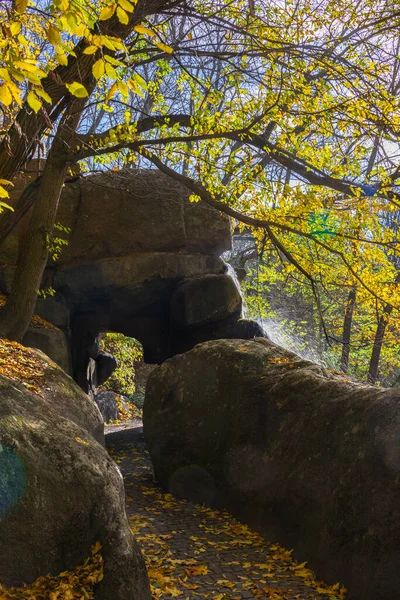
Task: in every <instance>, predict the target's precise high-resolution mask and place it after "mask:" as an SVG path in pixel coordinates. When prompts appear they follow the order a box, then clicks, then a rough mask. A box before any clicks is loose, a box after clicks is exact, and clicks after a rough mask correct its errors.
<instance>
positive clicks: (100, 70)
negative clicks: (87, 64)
mask: <svg viewBox="0 0 400 600" xmlns="http://www.w3.org/2000/svg"><path fill="white" fill-rule="evenodd" d="M92 73H93V77H94V78H95V79H100V77H103V75H104V61H103V59H102V58H99V60H96V62H95V63H94V65H93V67H92Z"/></svg>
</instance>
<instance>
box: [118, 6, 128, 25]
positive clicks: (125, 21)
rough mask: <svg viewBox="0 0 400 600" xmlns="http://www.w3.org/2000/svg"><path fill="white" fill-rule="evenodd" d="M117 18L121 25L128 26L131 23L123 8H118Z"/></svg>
mask: <svg viewBox="0 0 400 600" xmlns="http://www.w3.org/2000/svg"><path fill="white" fill-rule="evenodd" d="M117 17H118V20H119V22H120V23H122V24H123V25H127V24H128V23H129V17H128V13H127V12H125V11H124V9H123V8H121V7H120V6H118V8H117Z"/></svg>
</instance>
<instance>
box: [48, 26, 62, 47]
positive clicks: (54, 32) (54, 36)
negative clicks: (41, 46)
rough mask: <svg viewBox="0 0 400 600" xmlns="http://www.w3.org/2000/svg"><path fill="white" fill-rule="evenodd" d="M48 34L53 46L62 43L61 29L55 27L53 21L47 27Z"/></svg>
mask: <svg viewBox="0 0 400 600" xmlns="http://www.w3.org/2000/svg"><path fill="white" fill-rule="evenodd" d="M46 36H47V39H48V40H49V42H50V44H53V46H56V45H57V44H60V42H61V34H60V32H59V30H58V29H57V27H55V26H54V25H52V24H51V23H50V25H49V26H48V28H47V31H46Z"/></svg>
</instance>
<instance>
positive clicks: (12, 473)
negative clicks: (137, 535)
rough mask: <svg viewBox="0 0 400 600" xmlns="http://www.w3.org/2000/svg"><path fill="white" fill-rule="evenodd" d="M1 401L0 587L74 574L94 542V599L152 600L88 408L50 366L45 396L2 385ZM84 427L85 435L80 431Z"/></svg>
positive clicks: (94, 413) (114, 472) (94, 415)
mask: <svg viewBox="0 0 400 600" xmlns="http://www.w3.org/2000/svg"><path fill="white" fill-rule="evenodd" d="M38 358H39V359H43V361H45V360H46V357H45V356H44V355H42V354H40V353H38ZM48 388H49V389H50V391H48ZM0 397H1V402H0V450H1V452H0V474H1V475H2V476H1V477H0V539H1V544H0V582H1V583H2V584H3V585H6V586H15V585H17V586H19V585H21V584H23V583H30V582H32V581H34V580H35V579H36V578H37V577H39V576H41V575H46V574H48V573H51V574H58V573H59V572H62V571H64V570H67V569H73V568H74V567H75V566H76V565H78V564H82V562H83V561H84V559H85V558H86V557H87V556H88V555H89V553H90V546H91V545H92V544H94V543H95V542H97V541H100V542H101V544H102V546H103V550H102V554H103V558H104V560H105V570H104V579H103V581H102V582H101V583H100V585H99V586H98V588H97V591H96V600H110V598H113V599H115V600H128V599H129V600H131V599H132V600H142V599H143V600H150V592H149V588H148V581H147V576H146V571H145V566H144V562H143V559H142V557H141V554H140V551H139V550H138V547H137V546H136V543H135V541H134V539H133V536H132V534H131V532H130V529H129V525H128V522H127V519H126V515H125V509H124V488H123V482H122V478H121V475H120V472H119V470H118V468H117V467H116V465H115V464H114V463H113V461H112V460H111V459H110V458H109V456H108V454H107V452H106V451H105V449H104V448H103V447H102V446H101V445H100V444H99V443H98V442H97V441H96V440H95V439H94V437H92V436H91V435H90V433H89V431H88V429H89V430H91V431H93V432H94V433H95V434H96V432H97V429H98V426H99V422H100V420H101V419H100V413H99V411H98V409H97V407H96V406H95V404H94V402H92V401H91V400H90V399H89V398H88V396H86V395H85V394H83V392H82V391H81V390H80V389H79V388H78V387H77V386H76V384H74V383H73V381H72V380H71V379H70V378H69V377H68V376H67V375H65V374H64V373H63V371H62V370H61V369H58V368H52V365H51V363H48V366H47V368H46V373H45V378H44V385H43V397H41V396H40V395H38V394H35V393H33V392H31V391H28V390H27V389H26V388H25V387H24V386H22V385H21V384H19V383H16V382H15V381H10V380H9V379H7V378H5V377H2V376H1V377H0ZM78 408H80V411H79V412H80V416H79V417H78V414H75V413H76V411H77V410H78ZM89 413H90V417H89V416H88V415H89ZM82 415H86V417H85V419H84V417H83V416H82ZM84 420H85V423H86V425H88V428H84V427H81V426H79V425H78V424H77V422H78V421H80V422H81V423H83V421H84ZM101 427H102V423H101ZM97 437H98V438H99V435H98V434H97Z"/></svg>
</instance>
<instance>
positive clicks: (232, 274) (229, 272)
mask: <svg viewBox="0 0 400 600" xmlns="http://www.w3.org/2000/svg"><path fill="white" fill-rule="evenodd" d="M225 265H226V274H227V275H229V277H230V278H231V279H233V282H234V284H235V286H236V288H237V291H238V292H239V294H240V297H241V299H242V312H241V315H240V316H241V317H242V319H245V318H246V316H247V313H248V310H247V303H246V299H245V298H244V296H243V292H242V288H241V287H240V282H239V279H238V278H237V275H236V271H235V269H234V268H233V267H232V265H230V264H229V263H225Z"/></svg>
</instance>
